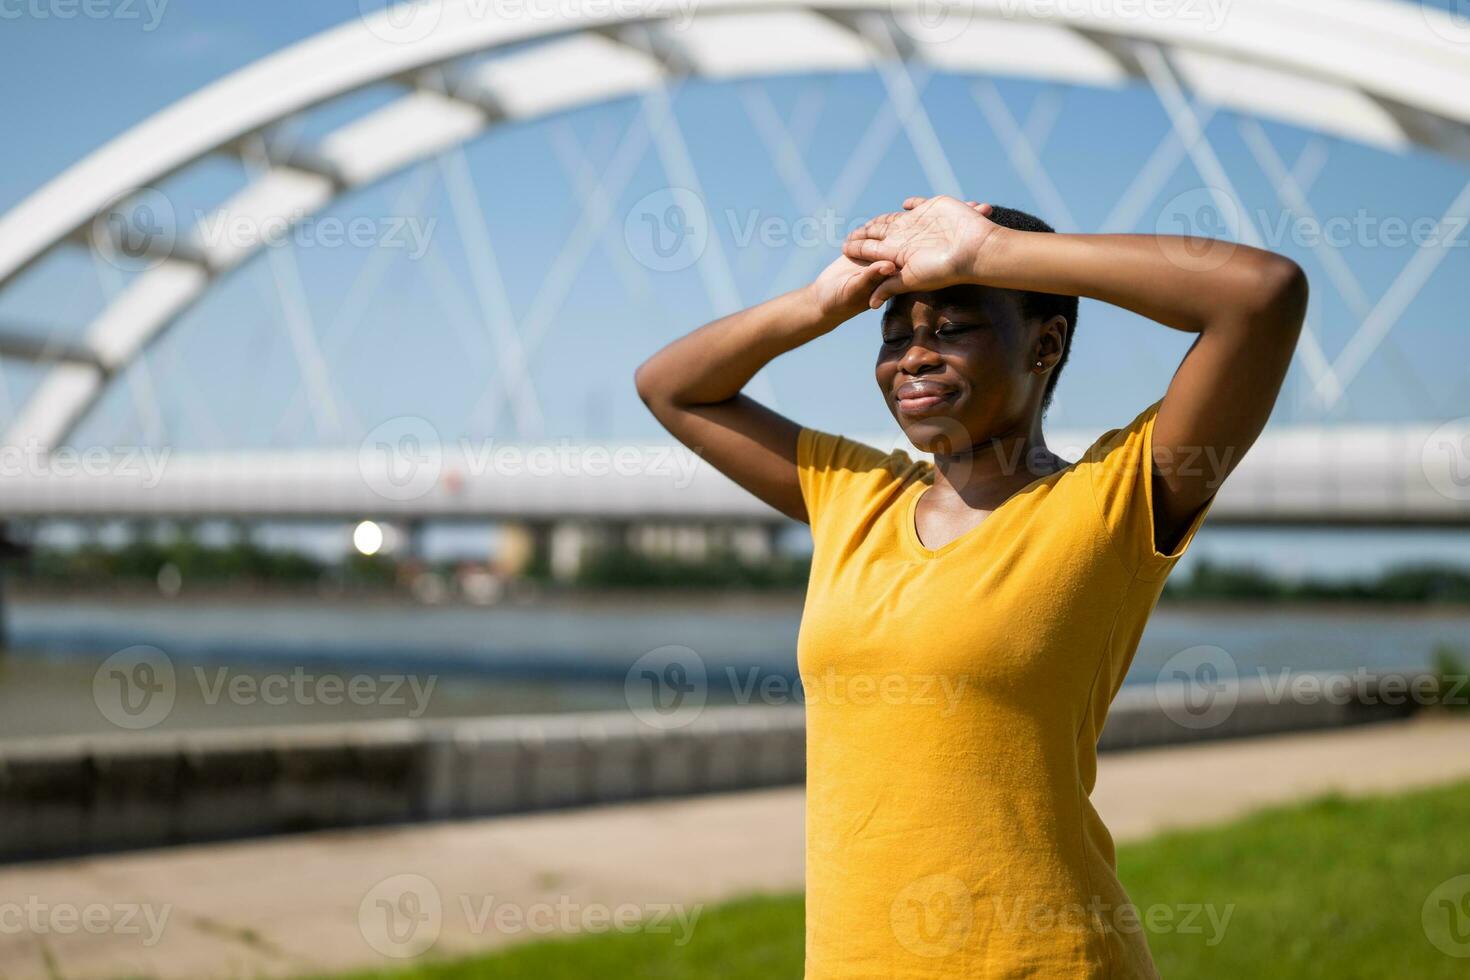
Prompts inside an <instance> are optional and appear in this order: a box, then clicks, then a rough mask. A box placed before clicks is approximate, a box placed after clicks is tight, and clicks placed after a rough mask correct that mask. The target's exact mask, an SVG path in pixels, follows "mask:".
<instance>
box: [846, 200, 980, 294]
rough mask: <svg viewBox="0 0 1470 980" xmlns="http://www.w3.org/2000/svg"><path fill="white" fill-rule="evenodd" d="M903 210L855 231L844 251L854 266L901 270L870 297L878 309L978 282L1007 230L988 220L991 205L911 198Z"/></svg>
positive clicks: (877, 218)
mask: <svg viewBox="0 0 1470 980" xmlns="http://www.w3.org/2000/svg"><path fill="white" fill-rule="evenodd" d="M903 207H904V209H903V210H902V211H895V212H892V213H890V214H881V215H879V216H878V217H876V218H874V219H872V220H871V221H869V222H868V223H867V224H865V225H863V226H862V227H861V228H858V229H855V230H854V231H853V232H852V233H851V234H849V235H848V236H847V241H846V242H845V243H844V244H843V246H842V251H843V254H844V255H846V256H847V257H849V258H851V259H853V260H855V261H867V262H890V263H892V264H893V265H895V266H896V267H897V271H896V272H895V273H894V274H893V275H891V276H889V277H888V278H887V279H886V280H884V281H883V282H881V283H879V284H878V286H877V288H876V289H874V290H873V292H872V294H871V295H870V296H869V298H868V305H869V306H870V307H872V308H874V309H877V308H878V307H880V306H882V305H883V304H884V303H885V302H887V301H888V300H889V298H890V297H893V296H896V295H898V294H899V293H911V292H916V291H918V290H933V289H943V288H944V287H946V286H953V285H956V284H957V283H962V282H975V281H976V270H977V269H979V268H980V267H981V260H982V256H983V253H984V252H985V250H986V248H987V247H988V246H989V245H991V244H992V243H993V242H994V240H995V239H996V238H997V237H998V235H997V232H1000V231H1003V230H1004V229H1001V228H1000V226H999V225H996V224H995V223H994V222H992V221H991V220H990V218H989V217H988V215H989V214H990V210H991V208H990V205H989V204H979V203H977V202H975V201H960V200H957V199H955V198H953V197H946V196H940V197H929V198H924V197H911V198H909V199H907V200H906V201H904V202H903Z"/></svg>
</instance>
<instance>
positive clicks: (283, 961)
mask: <svg viewBox="0 0 1470 980" xmlns="http://www.w3.org/2000/svg"><path fill="white" fill-rule="evenodd" d="M1467 746H1470V720H1465V719H1454V718H1443V717H1440V718H1432V719H1419V720H1414V721H1408V722H1395V723H1388V724H1382V725H1372V726H1364V727H1359V728H1353V729H1344V730H1340V731H1333V732H1327V733H1317V734H1307V735H1288V736H1272V737H1266V738H1259V739H1248V740H1242V741H1235V742H1216V743H1208V744H1201V745H1191V746H1184V747H1176V748H1164V749H1148V750H1141V751H1134V752H1124V753H1114V754H1110V755H1105V756H1103V757H1102V758H1101V760H1100V763H1099V766H1100V768H1099V779H1098V786H1097V789H1096V791H1095V793H1094V797H1093V798H1094V801H1095V802H1096V804H1097V806H1098V809H1099V811H1100V812H1101V813H1102V815H1103V817H1104V819H1105V820H1106V821H1107V823H1108V825H1109V826H1110V827H1111V828H1112V830H1113V831H1114V834H1115V836H1116V837H1117V838H1118V839H1119V840H1120V841H1121V842H1128V841H1135V840H1140V839H1142V838H1145V837H1148V836H1151V835H1153V834H1156V833H1159V832H1161V831H1164V830H1172V829H1181V828H1188V827H1200V826H1207V825H1210V824H1215V823H1218V822H1220V821H1223V820H1228V819H1231V818H1234V817H1239V816H1242V815H1244V814H1247V813H1250V812H1252V811H1254V810H1257V809H1259V808H1261V807H1264V806H1274V805H1280V804H1284V803H1289V802H1292V801H1299V800H1304V799H1310V798H1312V797H1316V796H1320V795H1321V794H1323V793H1328V792H1337V793H1342V794H1346V795H1350V796H1359V795H1364V794H1372V793H1384V792H1398V791H1404V790H1409V789H1413V788H1418V787H1426V786H1435V785H1440V784H1444V783H1447V782H1451V781H1455V780H1463V779H1467V778H1470V751H1466V748H1467ZM802 812H803V794H802V791H801V790H800V789H778V790H766V791H760V792H753V793H740V794H733V795H723V796H707V797H699V798H694V799H687V800H676V801H665V802H655V803H638V804H627V805H619V806H612V807H598V808H590V809H585V810H575V811H565V812H561V813H556V814H543V815H535V816H519V817H503V818H494V819H485V820H474V821H464V822H458V823H445V824H435V825H426V826H417V827H406V828H396V829H389V830H364V831H348V832H330V833H320V834H312V835H304V836H296V837H284V838H276V839H271V840H263V841H251V842H243V843H232V844H223V845H210V846H197V847H184V848H177V849H171V850H161V851H151V852H139V853H134V854H126V855H115V856H109V857H102V858H92V859H82V860H68V861H57V862H51V863H47V864H38V865H30V866H23V867H14V868H7V869H4V870H3V871H0V887H3V889H4V893H5V894H11V895H24V896H30V897H31V900H32V901H34V902H35V903H36V904H38V905H42V906H45V907H46V908H80V907H87V906H88V905H89V904H100V905H103V906H105V907H107V908H109V909H112V908H117V907H120V906H127V907H129V908H132V909H134V910H135V911H136V910H138V909H151V910H153V911H154V912H155V913H157V915H155V921H156V919H157V918H158V916H159V915H161V914H162V911H163V909H164V908H165V907H167V908H168V909H169V913H170V914H169V916H168V918H167V922H166V925H165V926H164V927H163V928H162V930H161V931H159V932H158V933H157V934H156V941H154V942H153V943H152V944H151V945H145V944H144V942H143V939H144V938H148V937H149V936H150V935H152V934H148V933H143V932H131V933H123V932H121V931H120V930H110V931H106V932H103V933H89V932H86V931H84V930H80V929H77V930H72V931H71V932H68V933H65V934H62V933H59V932H57V933H48V934H45V935H37V934H36V933H35V932H34V931H24V932H20V933H10V934H4V935H0V975H4V976H5V977H7V978H9V980H51V978H53V977H55V976H65V977H67V978H69V980H117V978H119V977H124V976H148V977H154V978H157V980H175V978H177V980H216V978H218V980H224V978H227V977H228V978H233V977H239V976H257V977H299V976H303V975H310V974H320V973H330V972H335V971H342V970H351V969H387V968H392V967H402V966H403V965H404V961H403V960H401V959H398V958H396V957H395V955H394V953H395V952H402V950H403V949H404V947H403V946H402V945H399V946H397V947H394V946H392V945H390V946H388V947H387V952H386V953H385V952H383V951H382V948H381V946H380V948H379V949H375V948H374V946H373V944H372V943H373V940H374V939H377V940H380V941H381V940H382V939H383V938H385V937H384V933H383V931H382V928H381V926H377V927H376V928H375V921H374V920H373V919H372V916H374V915H376V916H378V920H377V921H378V922H381V916H382V910H383V909H384V908H386V907H396V908H400V909H407V908H409V905H408V904H406V903H407V901H408V900H409V899H413V898H415V897H416V896H417V897H418V898H422V897H423V896H424V895H428V894H429V893H428V892H427V891H422V890H423V888H424V883H425V882H427V883H428V884H429V886H431V887H432V889H433V895H434V896H435V897H437V898H439V899H440V903H439V905H438V906H437V910H438V911H437V912H435V913H434V916H435V920H434V921H435V925H436V927H437V928H435V930H434V932H433V935H432V936H429V934H428V933H427V932H425V933H422V934H418V933H414V932H413V931H412V929H410V932H409V933H404V932H400V933H398V934H397V938H398V941H399V943H402V942H403V941H404V939H405V938H409V939H412V938H413V936H414V935H418V936H419V937H420V939H421V940H425V941H424V946H425V947H426V948H427V950H428V952H429V953H430V955H431V956H432V957H433V958H435V959H444V958H450V957H460V956H468V955H472V954H476V953H483V952H485V951H488V950H491V949H494V948H498V947H501V946H503V945H504V944H506V943H507V942H513V941H515V940H517V939H522V940H524V939H528V938H535V937H536V935H537V934H536V933H535V932H532V931H530V930H527V929H524V928H523V929H521V930H519V931H515V932H507V931H505V930H499V931H497V930H496V929H494V928H486V927H485V922H484V920H481V919H479V918H477V917H476V916H475V915H474V912H475V911H476V910H478V909H480V908H482V907H483V903H484V901H485V900H487V899H491V900H492V901H493V903H495V904H496V905H500V906H508V907H510V908H512V909H520V910H522V914H524V913H525V910H528V909H542V908H551V909H555V908H558V907H564V906H566V905H567V904H568V903H572V904H573V905H574V907H576V908H581V909H587V908H606V909H615V908H619V907H623V906H632V907H635V908H639V909H645V910H646V909H652V908H655V907H659V908H664V907H670V906H675V905H681V906H684V907H686V908H688V907H693V906H703V905H706V904H711V903H716V902H720V901H725V900H728V899H731V898H736V897H739V896H743V895H750V894H761V893H764V894H771V893H783V892H784V893H789V892H795V891H798V890H799V889H800V888H801V882H802V861H803V834H802ZM1451 829H1453V830H1454V832H1455V834H1458V833H1459V831H1458V826H1455V827H1453V828H1451ZM1405 840H1406V839H1386V840H1385V841H1384V842H1383V845H1382V846H1383V847H1384V848H1388V847H1391V846H1392V847H1395V848H1399V849H1400V850H1401V849H1402V846H1403V845H1404V844H1405ZM1454 841H1459V837H1458V836H1457V837H1454ZM1375 846H1376V845H1375ZM1429 850H1430V851H1431V852H1432V853H1433V854H1434V855H1435V857H1436V861H1435V863H1434V865H1433V870H1434V871H1435V872H1436V873H1437V874H1439V877H1438V878H1436V879H1435V881H1438V880H1440V878H1448V877H1450V876H1451V875H1452V874H1453V873H1455V871H1454V868H1452V867H1451V864H1452V863H1453V861H1452V860H1451V859H1452V858H1454V857H1455V855H1454V854H1451V853H1450V852H1448V851H1446V850H1444V849H1443V847H1442V845H1441V843H1432V846H1431V847H1430V848H1429ZM1346 853H1349V852H1345V851H1336V850H1334V851H1333V852H1332V854H1331V855H1330V858H1328V859H1323V861H1322V862H1318V861H1317V860H1316V859H1315V858H1314V859H1313V862H1312V864H1313V867H1312V868H1309V869H1307V870H1315V868H1318V867H1322V866H1326V865H1331V866H1333V867H1338V866H1339V865H1340V864H1341V861H1342V860H1343V857H1344V855H1345V854H1346ZM1287 856H1289V855H1287ZM1283 860H1285V858H1283ZM1231 863H1232V864H1233V865H1245V864H1249V863H1250V862H1249V861H1247V860H1245V859H1244V858H1241V857H1236V858H1234V859H1232V862H1231ZM1284 867H1285V866H1284V865H1283V864H1281V863H1279V862H1277V861H1274V860H1273V861H1272V862H1271V863H1270V864H1269V866H1264V865H1263V869H1264V870H1265V871H1266V873H1269V874H1270V875H1275V876H1276V877H1277V878H1278V880H1280V881H1283V882H1286V883H1289V884H1290V885H1291V886H1292V887H1293V888H1298V887H1303V886H1302V885H1301V883H1300V882H1299V881H1298V880H1297V878H1296V877H1295V876H1292V875H1289V874H1282V871H1283V868H1284ZM1418 884H1419V883H1418V882H1417V880H1416V881H1414V882H1413V885H1414V887H1415V888H1417V887H1418ZM1130 885H1131V883H1130ZM1432 886H1433V882H1430V883H1428V884H1427V885H1426V887H1425V889H1424V891H1425V892H1426V896H1427V893H1428V890H1429V888H1431V887H1432ZM415 889H418V890H420V891H422V894H420V891H415ZM1364 894H1372V895H1375V896H1378V897H1382V893H1380V892H1378V891H1377V890H1370V891H1366V892H1358V891H1351V892H1341V893H1339V897H1342V896H1346V897H1347V899H1348V900H1352V901H1361V900H1362V896H1363V895H1364ZM1144 897H1145V896H1142V895H1135V896H1134V898H1135V900H1139V899H1141V898H1144ZM1424 898H1425V896H1420V897H1419V898H1418V899H1417V901H1419V902H1421V903H1422V902H1423V901H1424ZM466 899H468V900H469V904H468V906H466V904H465V900H466ZM1149 900H1150V901H1153V900H1154V899H1149ZM1189 900H1190V901H1193V902H1199V901H1209V900H1212V899H1211V898H1210V897H1209V896H1205V897H1204V898H1201V897H1200V896H1194V897H1192V898H1190V899H1189ZM1223 900H1225V901H1229V900H1231V897H1230V896H1229V895H1226V896H1224V898H1223ZM1375 901H1377V898H1375ZM413 908H414V909H415V910H416V911H417V912H420V913H422V912H425V911H428V909H429V907H428V906H425V905H423V904H422V903H420V904H417V905H414V906H413ZM1262 911H1264V913H1265V914H1266V915H1267V916H1268V917H1269V915H1270V914H1271V909H1270V907H1269V905H1267V906H1265V907H1264V909H1253V910H1252V914H1257V913H1260V912H1262ZM467 912H468V914H467ZM1409 912H1411V913H1412V915H1410V916H1408V919H1414V920H1416V921H1417V916H1418V907H1417V906H1415V907H1414V908H1413V909H1410V910H1409ZM1397 918H1399V917H1398V916H1396V919H1397ZM1408 919H1406V921H1408ZM137 921H139V922H140V923H143V922H145V921H146V920H145V919H142V918H140V919H138V920H137ZM1347 921H1350V922H1356V921H1361V920H1359V919H1356V918H1350V919H1349V920H1347ZM1240 935H1241V938H1243V939H1244V940H1246V941H1247V942H1248V941H1249V940H1250V936H1249V934H1248V932H1247V931H1246V930H1241V934H1240ZM1326 938H1327V939H1332V936H1330V935H1329V936H1327V937H1326ZM1333 941H1337V940H1333ZM1421 941H1422V940H1421ZM1436 962H1438V961H1436ZM1454 965H1456V964H1455V963H1453V962H1451V966H1454ZM497 975H498V974H497ZM512 975H513V974H512ZM572 975H581V974H575V973H574V974H572ZM762 975H773V974H771V973H769V972H768V973H765V974H762ZM1191 975H1193V974H1191ZM1309 975H1310V974H1309ZM1416 975H1421V974H1416ZM1422 975H1426V976H1427V975H1431V974H1422ZM1447 975H1453V974H1447Z"/></svg>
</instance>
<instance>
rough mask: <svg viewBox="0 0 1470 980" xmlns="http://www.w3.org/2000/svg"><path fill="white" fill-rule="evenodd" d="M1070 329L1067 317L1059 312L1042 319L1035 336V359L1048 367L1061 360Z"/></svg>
mask: <svg viewBox="0 0 1470 980" xmlns="http://www.w3.org/2000/svg"><path fill="white" fill-rule="evenodd" d="M1070 330H1071V327H1070V326H1069V325H1068V323H1067V318H1066V317H1064V316H1062V315H1061V314H1060V313H1058V314H1057V315H1055V316H1052V317H1048V318H1047V319H1046V320H1044V321H1042V324H1041V329H1040V330H1039V331H1038V332H1037V336H1036V360H1038V361H1041V362H1043V363H1044V364H1045V366H1046V367H1047V368H1048V369H1050V368H1051V366H1052V365H1054V364H1056V362H1057V361H1059V360H1061V358H1062V351H1064V350H1066V349H1067V334H1068V332H1069V331H1070Z"/></svg>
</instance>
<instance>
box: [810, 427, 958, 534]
mask: <svg viewBox="0 0 1470 980" xmlns="http://www.w3.org/2000/svg"><path fill="white" fill-rule="evenodd" d="M929 467H930V464H929V463H928V462H927V461H922V460H915V459H913V458H912V457H911V456H909V454H908V453H906V452H904V451H903V450H902V449H889V450H883V449H879V448H878V447H876V446H872V445H869V444H868V443H865V442H860V441H858V440H856V439H850V438H848V437H847V436H842V435H837V434H835V433H831V432H824V431H822V430H820V429H811V428H806V427H803V428H802V429H801V432H800V434H799V435H798V436H797V440H796V469H797V476H798V478H799V480H800V482H801V492H802V497H803V498H804V499H805V501H806V505H807V514H808V516H809V517H810V518H811V520H812V522H813V523H815V522H816V521H817V520H818V519H819V517H820V515H821V513H822V511H824V510H826V509H827V508H829V507H831V506H832V505H833V504H834V503H835V502H836V501H838V500H842V499H849V500H850V499H853V498H857V497H862V498H866V497H871V496H874V495H878V494H882V493H885V492H887V490H889V489H890V488H892V487H894V486H896V485H901V484H905V483H907V482H909V481H910V480H913V479H915V478H919V477H922V476H923V474H924V473H925V472H926V471H927V469H928V468H929Z"/></svg>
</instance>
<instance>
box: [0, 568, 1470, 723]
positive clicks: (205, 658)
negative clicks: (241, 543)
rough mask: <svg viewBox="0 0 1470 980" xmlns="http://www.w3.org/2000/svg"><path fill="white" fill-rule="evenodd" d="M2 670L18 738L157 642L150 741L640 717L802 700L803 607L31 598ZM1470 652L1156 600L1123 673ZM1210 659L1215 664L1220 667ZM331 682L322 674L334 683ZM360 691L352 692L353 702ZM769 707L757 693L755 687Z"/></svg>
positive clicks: (1397, 660)
mask: <svg viewBox="0 0 1470 980" xmlns="http://www.w3.org/2000/svg"><path fill="white" fill-rule="evenodd" d="M8 613H9V620H10V622H9V629H10V636H11V651H10V652H9V653H8V654H7V655H6V656H5V659H4V660H3V661H0V733H3V735H4V736H10V737H14V736H24V735H40V734H62V733H69V732H117V731H120V730H121V729H119V728H118V726H117V725H116V723H115V721H114V719H113V718H110V717H109V716H108V715H109V713H108V712H106V711H102V710H99V705H98V699H99V697H103V698H104V700H105V695H101V694H99V693H98V692H99V690H102V689H101V688H99V687H98V686H97V684H98V683H99V681H98V677H99V673H100V672H99V666H100V665H102V664H103V663H104V661H107V658H109V657H111V656H113V655H114V654H117V653H118V652H119V651H124V650H129V649H131V648H134V647H137V646H139V645H144V646H148V647H154V648H157V651H160V652H159V653H156V654H153V653H150V654H149V656H152V657H159V656H162V657H165V658H166V659H167V663H168V664H169V665H170V667H171V668H172V670H173V671H174V678H175V685H174V686H175V697H174V699H173V706H172V708H171V710H170V711H169V712H168V713H167V715H166V717H163V718H161V719H158V720H157V721H156V722H155V723H153V724H151V725H150V726H149V727H157V728H170V729H187V728H200V727H221V726H234V725H257V724H277V723H294V722H314V721H336V720H347V719H358V718H392V717H446V716H465V715H485V714H507V713H524V712H545V711H581V710H599V709H621V710H625V709H626V708H627V707H628V705H629V699H630V698H636V697H637V694H636V693H635V692H634V688H635V687H636V685H630V684H628V683H627V681H628V678H629V670H630V667H632V666H633V665H634V664H635V663H638V662H639V658H640V657H643V656H644V655H645V654H647V653H648V652H649V651H651V650H654V649H656V648H661V647H666V646H671V645H672V646H677V647H684V648H688V650H689V651H693V654H692V655H691V654H688V653H680V654H679V656H680V657H681V658H684V659H685V660H688V659H689V658H690V657H691V656H692V657H693V658H694V659H695V660H696V662H697V664H698V665H699V667H700V668H701V669H702V670H704V671H705V674H706V677H707V680H708V685H707V697H708V699H709V700H710V702H712V703H734V702H739V701H742V700H753V699H754V700H758V701H759V702H760V703H772V702H777V703H779V702H781V701H782V700H790V701H793V702H795V701H797V700H798V699H799V692H797V691H796V690H795V688H794V683H795V656H794V649H795V640H796V633H797V627H798V624H799V621H800V613H801V600H800V597H799V596H780V597H750V596H742V597H719V596H715V597H709V596H699V597H692V596H691V597H672V598H658V599H652V598H645V597H618V596H602V597H577V598H564V599H553V600H540V601H537V602H535V603H533V604H528V605H523V606H514V605H507V606H498V607H491V608H477V607H469V606H453V607H426V606H422V605H417V604H413V603H409V602H406V601H402V600H396V599H385V600H381V601H343V600H330V601H329V600H307V599H256V600H242V599H229V600H197V599H196V600H188V601H184V600H175V601H164V600H158V599H151V598H150V599H130V600H127V601H122V600H119V601H106V600H95V599H89V600H58V599H44V600H43V599H34V598H31V599H17V600H15V601H13V602H12V603H11V606H10V609H9V610H8ZM1437 645H1448V646H1450V647H1452V648H1456V649H1458V650H1459V651H1460V652H1461V653H1462V654H1465V655H1470V609H1463V608H1449V609H1443V608H1434V607H1413V608H1405V607H1398V608H1385V607H1365V606H1355V605H1348V604H1344V605H1341V606H1315V607H1274V606H1258V605H1233V604H1220V605H1190V606H1183V605H1170V604H1164V605H1162V606H1160V608H1159V609H1158V610H1157V612H1156V613H1155V614H1154V617H1153V620H1152V621H1151V622H1150V624H1149V627H1148V630H1147V632H1146V633H1145V635H1144V637H1143V640H1142V642H1141V644H1140V646H1139V651H1138V655H1137V657H1136V659H1135V662H1134V665H1133V668H1132V670H1131V671H1130V673H1129V675H1128V679H1127V683H1129V684H1143V683H1153V682H1154V681H1155V680H1156V679H1157V678H1158V677H1159V673H1160V668H1161V666H1163V665H1164V664H1165V663H1166V662H1168V661H1170V658H1172V657H1174V655H1175V654H1177V653H1179V652H1180V651H1182V650H1186V649H1189V648H1192V647H1199V646H1208V647H1215V648H1219V649H1220V650H1222V651H1224V652H1225V655H1226V657H1227V658H1228V659H1227V662H1228V663H1230V664H1231V665H1232V667H1233V668H1234V669H1236V670H1238V672H1239V673H1240V674H1243V675H1257V674H1270V675H1273V676H1275V675H1279V674H1280V673H1281V672H1284V671H1300V672H1306V671H1323V670H1352V669H1354V668H1366V669H1369V670H1385V669H1401V668H1408V669H1412V668H1419V667H1424V666H1427V665H1428V664H1429V662H1430V659H1431V656H1432V652H1433V650H1434V649H1435V647H1436V646H1437ZM1212 657H1213V658H1214V659H1215V660H1217V661H1218V660H1219V659H1220V655H1219V654H1213V655H1212ZM324 679H325V680H324ZM348 680H355V681H356V682H357V684H358V687H357V688H356V689H355V690H354V691H353V693H351V694H343V693H342V692H341V691H340V690H339V688H341V687H343V686H344V684H345V682H346V681H348ZM753 690H759V691H760V692H761V693H760V694H759V695H758V696H757V697H755V698H752V696H751V695H750V694H749V693H743V692H750V691H753Z"/></svg>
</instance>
